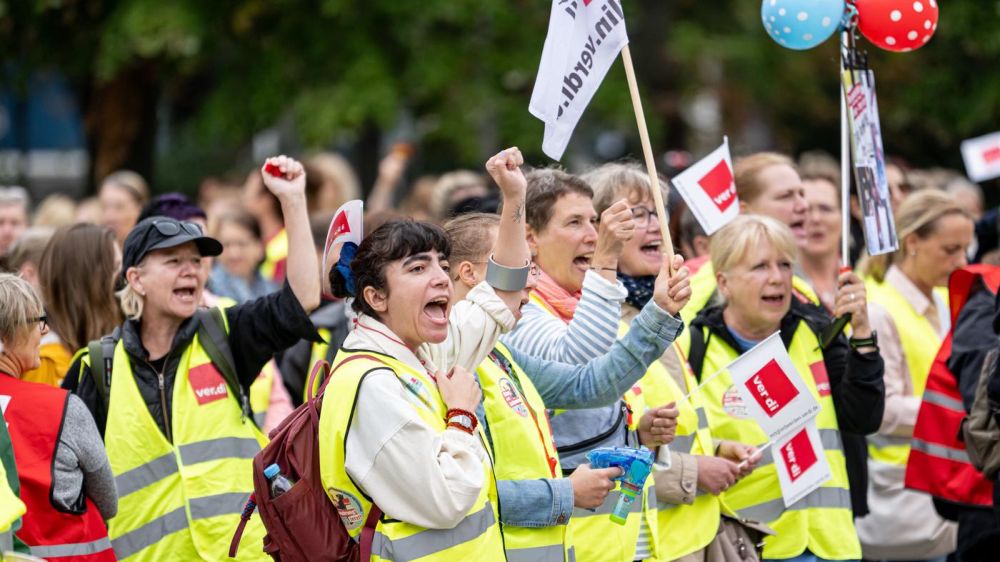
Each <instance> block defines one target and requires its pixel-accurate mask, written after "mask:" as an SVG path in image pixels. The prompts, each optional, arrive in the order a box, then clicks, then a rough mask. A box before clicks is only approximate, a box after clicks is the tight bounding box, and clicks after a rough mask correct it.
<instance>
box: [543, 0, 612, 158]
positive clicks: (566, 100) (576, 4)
mask: <svg viewBox="0 0 1000 562" xmlns="http://www.w3.org/2000/svg"><path fill="white" fill-rule="evenodd" d="M627 43H628V36H627V35H626V34H625V13H624V12H623V11H622V6H621V3H620V2H619V0H552V12H551V14H550V16H549V32H548V35H546V36H545V46H544V47H543V48H542V60H541V62H540V63H539V65H538V76H537V77H536V78H535V89H534V91H533V92H532V93H531V102H530V103H529V105H528V110H529V111H530V112H531V114H532V115H534V116H535V117H537V118H539V119H541V120H542V121H543V122H545V137H544V139H543V141H542V151H544V152H545V154H546V155H548V157H549V158H552V159H553V160H559V159H560V158H562V155H563V152H565V150H566V145H567V144H569V138H570V136H572V135H573V129H574V128H576V124H577V123H578V122H579V121H580V116H581V115H583V110H584V109H586V108H587V104H588V103H590V99H591V98H592V97H594V93H595V92H596V91H597V87H598V86H600V85H601V81H602V80H604V75H605V74H607V73H608V69H609V68H611V64H612V63H614V62H615V59H616V58H617V57H618V53H619V52H620V51H621V50H622V47H624V46H625V45H626V44H627Z"/></svg>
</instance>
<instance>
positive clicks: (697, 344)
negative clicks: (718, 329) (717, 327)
mask: <svg viewBox="0 0 1000 562" xmlns="http://www.w3.org/2000/svg"><path fill="white" fill-rule="evenodd" d="M688 333H689V334H691V349H690V351H688V356H687V360H688V365H690V366H691V372H693V373H694V375H695V377H697V378H698V382H701V376H702V372H701V369H702V368H703V367H704V366H705V352H706V350H707V349H708V342H706V341H705V330H704V329H703V328H702V327H701V326H692V327H690V328H688ZM709 337H711V332H709Z"/></svg>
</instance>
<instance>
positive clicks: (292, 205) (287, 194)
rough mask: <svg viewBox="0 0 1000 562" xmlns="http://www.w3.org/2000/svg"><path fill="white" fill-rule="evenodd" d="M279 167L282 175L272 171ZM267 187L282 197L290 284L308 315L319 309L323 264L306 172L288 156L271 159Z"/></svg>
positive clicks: (266, 168) (268, 162)
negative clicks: (312, 224)
mask: <svg viewBox="0 0 1000 562" xmlns="http://www.w3.org/2000/svg"><path fill="white" fill-rule="evenodd" d="M269 165H270V166H275V167H277V168H278V170H279V171H280V172H281V175H280V176H274V175H271V173H269V172H268V169H269ZM261 175H263V177H264V185H265V186H267V189H268V190H270V192H271V193H273V194H274V195H275V197H277V198H278V201H279V202H280V203H281V212H282V215H283V216H284V217H285V230H286V231H287V233H288V273H287V279H288V284H289V285H290V286H291V287H292V292H294V293H295V297H296V298H297V299H298V301H299V304H301V305H302V308H303V309H304V310H305V311H306V312H311V311H312V310H314V309H315V308H316V307H317V306H319V300H320V298H319V292H320V279H319V276H318V275H316V272H317V271H319V262H318V261H317V258H316V252H315V250H314V249H313V248H314V246H313V239H312V231H311V230H310V229H309V212H308V210H307V209H306V173H305V170H303V168H302V164H300V163H299V162H298V161H297V160H295V159H293V158H289V157H287V156H284V155H282V156H275V157H273V158H268V159H267V161H266V162H265V163H264V166H263V168H262V169H261Z"/></svg>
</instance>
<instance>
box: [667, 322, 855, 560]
mask: <svg viewBox="0 0 1000 562" xmlns="http://www.w3.org/2000/svg"><path fill="white" fill-rule="evenodd" d="M692 329H697V328H692ZM702 329H703V338H702V341H707V342H708V343H707V348H706V349H705V361H704V364H703V366H702V371H701V373H702V375H703V376H704V377H708V376H711V375H712V374H714V373H716V372H718V371H719V370H720V369H723V368H724V367H725V366H726V365H728V364H729V363H731V362H732V361H733V360H734V359H736V358H737V357H738V356H739V355H740V353H739V352H738V351H736V350H735V349H733V348H732V347H730V345H729V344H728V343H726V342H725V341H724V340H723V338H721V337H709V334H708V328H702ZM686 341H688V342H689V341H690V339H687V340H686ZM685 353H690V343H688V347H687V348H686V349H685ZM788 354H789V356H791V359H792V362H793V363H794V365H795V368H796V371H798V373H799V375H800V376H801V377H802V379H803V380H804V381H805V383H806V386H807V387H808V388H809V391H810V392H812V394H813V396H815V397H816V399H817V400H818V401H819V404H820V412H819V414H817V416H816V418H815V423H816V427H817V428H818V429H819V434H820V439H821V441H822V444H823V448H824V454H825V455H826V460H827V462H828V463H829V465H830V471H831V473H832V478H831V479H830V480H828V481H827V482H826V483H824V484H823V485H822V486H821V487H820V488H818V489H816V490H814V491H813V492H811V493H810V494H808V495H807V496H805V497H804V498H802V499H801V500H799V501H798V502H796V503H795V504H793V505H792V506H791V507H789V508H787V509H786V508H785V504H784V500H783V499H782V495H781V487H780V486H779V484H778V474H777V470H776V468H775V465H774V461H773V457H772V451H773V449H767V450H765V451H764V452H763V454H762V456H761V460H760V461H759V462H758V463H757V468H756V469H755V470H754V471H753V472H751V473H750V474H749V475H747V476H746V477H745V478H743V479H742V480H740V481H739V482H738V483H736V484H735V485H734V486H733V487H732V488H730V489H729V490H727V491H725V492H724V493H723V494H722V496H721V502H722V508H723V510H725V511H726V512H735V513H736V514H738V515H739V516H740V517H742V518H745V519H749V520H753V521H760V522H763V523H767V524H768V525H769V526H770V527H771V528H772V529H774V531H775V532H776V533H777V534H776V535H775V536H770V537H767V538H766V539H765V541H764V558H775V559H783V558H794V557H795V556H799V555H800V554H802V553H803V552H805V551H806V549H808V550H809V551H810V552H812V553H813V554H815V555H816V556H818V557H820V558H825V559H828V560H857V559H860V558H861V544H860V542H859V541H858V534H857V531H856V530H855V528H854V516H853V514H852V512H851V495H850V484H849V482H848V479H847V466H846V462H845V459H844V447H843V442H842V441H841V437H840V430H839V429H838V426H837V412H836V410H835V407H834V403H833V397H832V396H831V394H830V390H829V385H828V384H826V385H824V386H823V392H822V393H820V390H819V389H818V387H817V382H816V380H815V377H816V375H814V374H813V372H814V370H815V371H816V372H817V373H818V372H822V373H825V372H826V365H825V363H824V362H823V354H822V351H821V349H820V346H819V340H818V338H817V336H816V334H814V333H813V331H812V330H811V329H810V328H809V326H808V325H807V324H806V322H805V321H801V322H800V323H799V325H798V327H797V328H796V330H795V333H794V334H793V336H792V340H791V344H790V345H789V346H788ZM701 392H702V394H703V400H704V401H703V404H704V405H705V408H706V410H707V411H708V419H709V424H710V426H711V428H712V435H713V436H714V437H715V438H716V439H719V440H732V441H737V442H740V443H747V444H750V445H754V446H757V447H760V446H763V445H764V444H765V443H766V442H767V441H768V437H767V435H766V434H765V433H764V432H763V430H761V428H760V426H759V425H758V424H757V423H756V422H755V421H753V420H752V419H750V418H749V417H748V416H746V414H745V411H744V410H743V406H742V401H741V400H740V398H739V395H738V394H737V393H736V390H735V388H734V387H733V381H732V378H731V377H730V375H729V373H728V372H724V373H722V374H721V375H719V376H717V377H715V378H714V379H713V380H711V381H708V382H707V383H706V384H705V387H704V389H703V390H702V391H701Z"/></svg>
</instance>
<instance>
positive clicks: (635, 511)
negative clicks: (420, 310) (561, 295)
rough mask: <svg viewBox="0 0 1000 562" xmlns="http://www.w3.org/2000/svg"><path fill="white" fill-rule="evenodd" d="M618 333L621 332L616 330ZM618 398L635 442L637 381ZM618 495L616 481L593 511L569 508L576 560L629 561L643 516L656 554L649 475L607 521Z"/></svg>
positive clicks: (642, 406)
mask: <svg viewBox="0 0 1000 562" xmlns="http://www.w3.org/2000/svg"><path fill="white" fill-rule="evenodd" d="M529 298H530V299H531V302H533V303H535V304H536V305H538V306H539V307H541V308H542V310H544V311H546V312H548V313H549V314H551V315H552V316H554V317H556V318H558V317H559V315H557V314H556V313H555V311H554V310H552V307H551V306H549V304H548V303H546V302H545V301H544V300H542V299H541V298H539V297H538V295H537V294H535V293H531V295H530V297H529ZM619 328H620V326H619ZM625 329H627V326H626V328H625ZM619 335H621V330H620V329H619ZM622 400H623V402H624V407H625V408H627V409H628V417H630V418H631V419H630V420H629V422H630V423H629V424H628V430H629V431H630V432H632V435H633V436H634V438H635V442H636V443H638V441H639V437H638V435H637V434H636V433H635V431H636V430H637V429H638V427H639V419H640V418H641V417H642V414H643V412H645V410H646V406H647V405H646V402H645V400H644V399H643V396H642V390H641V388H640V387H639V385H638V383H637V384H636V385H635V386H633V387H632V388H631V389H629V391H628V392H626V393H625V394H624V395H623V396H622ZM658 405H662V404H658ZM564 411H565V410H553V411H552V415H553V416H557V415H559V414H560V413H562V412H564ZM620 496H621V484H620V483H618V482H616V483H615V489H614V490H612V491H611V493H609V494H608V497H607V498H606V499H605V500H604V503H603V504H601V505H600V507H598V508H597V509H596V510H593V511H591V510H588V509H582V508H579V507H574V508H573V515H572V517H571V518H570V520H569V533H570V537H571V539H572V544H573V549H574V551H575V553H576V559H577V560H579V561H580V562H592V561H595V562H603V561H605V560H607V561H611V562H617V561H627V562H631V561H632V560H634V559H635V550H636V546H637V545H638V543H639V530H640V528H641V527H642V521H643V519H645V521H646V525H647V526H648V528H649V550H650V552H652V554H653V558H656V557H657V553H658V552H659V550H658V544H657V542H658V541H657V538H658V535H659V533H658V531H657V526H656V522H657V517H656V489H655V487H654V486H653V475H652V474H650V475H649V477H648V478H646V483H645V484H644V485H643V489H642V502H641V503H640V502H638V501H636V502H634V503H633V504H632V508H631V511H630V512H629V514H628V517H627V518H626V521H625V524H624V525H619V524H617V523H615V522H613V521H611V514H612V513H613V512H614V509H615V504H616V503H618V498H619V497H620Z"/></svg>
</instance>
